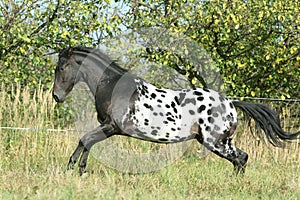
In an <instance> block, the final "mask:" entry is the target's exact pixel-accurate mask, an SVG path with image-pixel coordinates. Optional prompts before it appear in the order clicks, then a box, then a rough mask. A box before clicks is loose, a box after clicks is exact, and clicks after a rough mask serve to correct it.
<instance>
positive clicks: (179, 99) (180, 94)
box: [174, 92, 186, 105]
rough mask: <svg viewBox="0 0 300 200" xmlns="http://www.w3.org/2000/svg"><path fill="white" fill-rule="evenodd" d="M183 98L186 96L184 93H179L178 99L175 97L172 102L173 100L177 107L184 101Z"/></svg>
mask: <svg viewBox="0 0 300 200" xmlns="http://www.w3.org/2000/svg"><path fill="white" fill-rule="evenodd" d="M185 96H186V93H183V92H180V93H179V97H178V96H176V97H175V98H174V100H175V102H176V103H177V105H180V104H181V103H182V101H183V100H184V98H185Z"/></svg>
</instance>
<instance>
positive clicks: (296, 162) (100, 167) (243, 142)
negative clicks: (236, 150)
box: [0, 86, 300, 200]
mask: <svg viewBox="0 0 300 200" xmlns="http://www.w3.org/2000/svg"><path fill="white" fill-rule="evenodd" d="M17 97H19V98H17ZM20 99H21V100H20ZM54 105H55V103H54V102H53V100H52V99H51V94H50V92H49V91H48V92H42V91H37V92H36V93H35V98H31V97H30V95H29V91H28V90H27V89H26V88H25V89H23V90H19V91H18V90H16V91H15V92H14V93H13V94H12V95H11V96H9V95H8V94H6V93H5V88H3V86H2V88H1V92H0V122H1V124H0V125H1V126H7V125H10V126H17V127H36V128H39V127H46V128H54V122H53V121H55V117H54V116H53V114H52V113H53V111H54ZM287 120H288V119H287ZM67 128H70V129H71V128H73V127H72V126H71V127H67ZM295 128H297V127H295ZM242 129H244V125H243V124H240V128H239V130H238V132H239V134H238V136H237V139H236V141H235V142H236V144H237V146H238V147H240V148H241V149H244V150H245V151H246V152H248V153H249V161H248V166H247V169H246V173H245V175H244V176H238V177H237V176H235V174H233V167H232V165H231V164H230V163H229V162H228V161H226V160H224V159H221V158H219V157H217V156H215V155H213V154H209V156H207V157H204V158H199V154H197V153H196V151H197V149H198V148H199V145H198V144H197V143H196V142H193V143H192V145H190V147H189V148H188V150H187V151H186V152H185V154H184V156H182V157H181V158H180V159H177V160H176V161H174V162H173V163H172V164H170V165H168V166H167V167H163V168H161V169H160V170H158V171H154V172H150V173H141V174H130V173H122V172H120V171H118V170H115V169H112V168H110V167H108V166H106V165H105V164H103V163H102V162H101V161H99V159H97V157H96V156H93V155H92V156H90V157H89V160H88V166H87V174H85V175H84V176H82V177H80V176H79V175H78V172H77V169H75V170H74V171H71V172H70V171H66V165H67V162H68V159H69V156H70V155H71V153H72V152H73V150H74V148H75V147H76V145H77V142H78V138H79V135H78V133H72V132H49V131H48V132H47V131H20V130H4V129H0V144H1V145H0V160H1V161H0V199H89V200H90V199H300V146H299V144H296V143H292V144H290V145H288V148H286V149H279V148H274V147H272V146H270V145H263V144H262V143H261V142H260V141H259V140H256V139H255V138H254V137H253V136H251V134H250V133H249V130H248V129H245V131H243V130H242ZM111 142H113V143H114V144H115V145H118V146H120V147H122V148H124V149H127V150H132V151H134V152H135V153H145V152H147V151H150V150H153V149H160V148H162V147H164V146H163V145H161V146H157V144H152V143H148V142H144V141H140V140H135V139H128V138H125V137H119V136H117V137H114V138H112V139H111ZM99 148H100V147H99ZM96 149H98V148H97V147H96V148H94V151H93V152H92V153H94V154H95V153H97V151H95V150H96ZM102 154H105V151H102ZM109 156H113V155H111V153H108V155H107V157H109ZM112 158H114V157H112Z"/></svg>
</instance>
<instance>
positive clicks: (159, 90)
mask: <svg viewBox="0 0 300 200" xmlns="http://www.w3.org/2000/svg"><path fill="white" fill-rule="evenodd" d="M155 90H156V91H157V92H160V93H167V92H166V91H164V90H161V89H158V88H157V89H155Z"/></svg>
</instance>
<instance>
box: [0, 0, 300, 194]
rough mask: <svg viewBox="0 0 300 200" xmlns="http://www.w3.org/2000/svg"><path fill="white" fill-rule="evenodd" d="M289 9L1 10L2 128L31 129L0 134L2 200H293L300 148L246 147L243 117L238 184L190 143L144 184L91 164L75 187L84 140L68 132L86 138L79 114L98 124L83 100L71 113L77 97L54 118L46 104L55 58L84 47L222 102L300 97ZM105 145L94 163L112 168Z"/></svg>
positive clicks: (237, 4)
mask: <svg viewBox="0 0 300 200" xmlns="http://www.w3.org/2000/svg"><path fill="white" fill-rule="evenodd" d="M298 4H299V3H298V2H297V1H271V0H249V1H238V0H224V1H219V0H214V1H199V0H197V1H194V0H189V1H185V0H184V1H182V0H174V1H170V0H164V1H158V0H149V1H139V0H137V1H132V0H124V1H115V2H113V1H109V0H104V1H96V0H85V1H71V0H57V1H50V0H39V1H37V0H23V1H18V0H10V1H8V0H4V1H1V2H0V77H1V80H2V82H1V84H2V85H1V86H0V87H1V88H0V126H1V127H30V128H31V129H25V130H19V129H9V128H8V129H4V128H1V129H0V160H1V162H0V199H50V198H51V199H91V198H92V199H154V198H155V199H224V198H225V199H299V197H300V174H299V171H300V164H299V163H300V146H299V140H298V141H296V142H293V143H289V144H287V148H285V149H280V148H274V147H271V146H270V145H268V144H264V143H263V142H262V140H260V139H259V138H256V137H255V136H252V134H251V131H250V129H249V126H248V125H249V124H248V122H245V121H244V120H243V119H242V118H241V120H240V124H239V130H238V131H237V132H238V133H237V136H236V138H235V143H236V144H237V146H238V147H240V148H241V149H243V150H245V151H246V152H248V153H249V164H248V166H247V169H246V174H245V175H244V176H239V177H236V176H235V175H234V174H233V173H232V171H233V170H232V166H231V164H230V163H229V162H227V161H226V160H224V159H221V158H219V157H217V156H215V155H212V154H210V155H209V156H207V157H204V156H203V155H202V154H199V153H197V149H199V145H198V144H197V143H191V144H190V146H189V147H188V149H187V151H185V152H184V155H183V156H182V157H181V158H180V159H176V160H174V161H172V162H171V163H168V165H167V166H166V167H163V168H161V169H160V170H158V171H153V172H150V173H141V174H134V173H122V172H120V171H119V170H116V169H112V168H110V167H108V166H106V165H105V164H104V160H103V159H102V160H101V159H100V160H99V157H97V156H95V154H92V156H90V158H89V164H88V167H87V170H88V173H87V174H85V175H84V176H83V177H80V176H79V175H78V173H77V171H75V172H67V171H66V164H67V161H68V158H69V156H70V154H71V153H72V151H73V150H74V148H75V147H76V145H77V142H78V139H79V138H80V136H81V135H82V133H81V132H80V133H78V132H76V131H75V130H76V129H79V130H86V129H88V128H91V126H93V124H92V121H91V120H87V117H86V114H88V115H90V116H89V117H91V118H93V119H95V116H94V114H95V113H93V112H94V110H93V107H92V106H91V105H89V104H86V103H82V102H83V101H80V102H81V104H80V106H78V105H77V107H76V105H75V106H74V108H75V109H74V108H72V109H71V108H70V105H74V101H73V102H72V100H70V99H72V98H74V96H73V97H72V98H69V99H68V100H67V102H66V103H65V104H59V107H58V105H57V104H55V103H54V101H53V100H52V97H51V86H52V82H53V72H54V68H55V63H56V60H55V59H56V54H57V53H58V51H59V49H61V48H65V47H68V46H77V45H84V46H93V47H101V48H104V49H105V50H106V51H108V52H111V55H112V56H113V57H116V58H118V59H119V60H120V63H122V64H123V65H124V66H125V67H126V68H129V69H131V70H133V71H134V72H135V73H137V74H138V75H140V76H142V77H143V78H145V79H147V80H149V81H151V82H152V83H154V84H157V85H159V86H162V87H173V88H180V87H187V86H188V87H198V86H208V87H214V88H216V85H218V84H219V83H216V82H215V81H214V80H215V79H218V80H219V79H222V80H224V85H221V87H222V88H223V89H224V88H225V89H226V91H227V95H228V96H250V97H275V98H282V99H286V98H300V92H299V89H300V87H299V77H300V67H299V62H300V46H299V45H300V41H299V40H300V39H299V36H300V34H299V30H300V26H299V23H300V15H299V11H300V10H299V9H300V6H299V5H298ZM207 66H208V67H207ZM205 67H206V68H205ZM205 69H206V70H205ZM207 73H211V74H210V75H207ZM215 75H221V77H217V76H216V77H217V78H216V77H214V76H215ZM218 86H219V85H218ZM218 89H221V88H218ZM75 95H76V94H75ZM80 96H81V95H79V96H78V97H77V96H76V98H79V97H80ZM80 102H79V103H80ZM84 102H86V101H84ZM85 106H86V107H85ZM90 106H91V107H90ZM274 106H275V107H280V117H281V119H282V125H283V126H284V128H285V129H286V130H287V131H289V132H293V131H299V119H300V118H299V113H300V112H299V108H300V107H299V103H297V102H296V103H287V104H280V106H278V105H274ZM79 107H80V109H79V110H76V108H79ZM86 109H92V112H87V113H84V112H85V111H86ZM88 111H91V110H88ZM77 112H81V113H77ZM240 116H242V115H240ZM89 119H90V118H89ZM74 122H75V123H74ZM250 125H251V123H250ZM56 130H64V131H56ZM66 130H70V131H66ZM108 141H110V142H112V143H113V145H114V146H118V147H120V148H122V149H125V150H130V151H132V152H134V153H137V154H143V153H147V152H149V151H152V150H157V149H161V148H164V147H165V146H164V145H159V144H153V143H148V142H144V141H140V140H135V139H128V138H126V137H114V138H111V139H109V140H108ZM297 142H298V143H297ZM103 144H104V146H103V145H102V146H100V145H97V146H95V148H93V153H99V152H102V155H104V157H106V158H111V159H114V154H110V153H109V151H108V149H106V147H108V145H106V144H105V143H103ZM103 147H104V148H103ZM106 153H107V154H108V155H106ZM174 154H175V153H174ZM93 155H94V156H93ZM170 156H171V157H172V156H173V155H172V152H171V155H170ZM199 157H201V158H199ZM123 160H124V159H123ZM117 161H118V160H117ZM131 167H132V166H131Z"/></svg>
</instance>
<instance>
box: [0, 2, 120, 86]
mask: <svg viewBox="0 0 300 200" xmlns="http://www.w3.org/2000/svg"><path fill="white" fill-rule="evenodd" d="M108 7H109V1H103V2H102V1H95V0H86V1H70V0H64V1H59V0H58V1H50V0H39V1H37V0H24V1H17V0H16V1H2V2H1V3H0V38H1V39H0V76H1V77H3V82H4V84H16V83H19V84H21V85H28V86H31V87H33V88H35V87H36V86H37V85H38V84H39V83H42V84H43V85H45V87H47V88H49V87H51V84H52V77H53V71H54V66H53V65H54V64H55V63H54V62H53V61H52V60H53V59H52V57H51V56H49V55H51V54H52V53H58V50H59V49H62V48H64V47H68V46H75V45H88V46H97V45H99V44H100V43H101V42H102V40H103V39H104V38H105V37H108V36H112V35H113V34H114V32H115V31H117V30H116V29H115V27H116V24H118V21H117V20H116V19H115V18H114V13H113V11H111V12H106V10H107V8H108ZM91 10H92V11H93V12H91ZM102 13H104V14H102ZM108 21H109V24H108V23H107V22H108Z"/></svg>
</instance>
